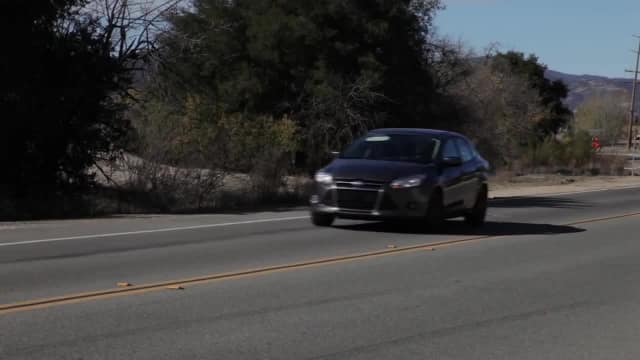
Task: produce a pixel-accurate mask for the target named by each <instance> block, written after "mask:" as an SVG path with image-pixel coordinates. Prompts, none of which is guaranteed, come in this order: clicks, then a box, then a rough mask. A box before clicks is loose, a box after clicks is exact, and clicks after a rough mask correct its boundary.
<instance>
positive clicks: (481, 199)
mask: <svg viewBox="0 0 640 360" xmlns="http://www.w3.org/2000/svg"><path fill="white" fill-rule="evenodd" d="M488 195H489V194H488V191H487V188H486V187H485V186H483V187H482V189H481V190H480V192H479V193H478V196H477V198H476V203H475V205H474V206H473V209H471V212H470V213H469V214H467V215H466V216H465V220H466V221H467V224H469V225H471V226H473V227H480V226H482V225H484V223H485V219H486V217H487V207H488V202H489V201H488Z"/></svg>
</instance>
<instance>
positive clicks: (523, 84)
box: [453, 58, 547, 166]
mask: <svg viewBox="0 0 640 360" xmlns="http://www.w3.org/2000/svg"><path fill="white" fill-rule="evenodd" d="M453 96H454V98H455V100H456V103H457V104H458V106H460V107H462V110H461V112H463V113H464V114H465V117H466V120H467V121H466V123H465V124H464V126H463V131H464V132H465V133H467V134H469V136H471V137H472V138H473V139H474V140H475V141H476V142H477V145H478V147H479V148H480V150H481V151H482V153H483V154H484V155H485V156H486V157H488V159H489V160H490V161H491V162H492V163H493V164H494V165H495V166H500V165H503V164H504V165H511V164H512V163H513V162H514V161H516V160H518V159H519V158H521V157H522V156H523V153H524V151H525V150H526V147H527V145H528V142H529V141H530V140H531V139H532V138H535V137H536V133H537V128H536V127H537V124H539V122H540V120H541V119H543V118H544V117H545V116H546V114H547V112H546V109H545V108H544V106H542V104H541V103H540V97H539V94H538V91H536V90H535V89H533V88H531V87H530V86H529V84H528V79H527V78H526V77H524V76H523V75H522V74H520V73H515V72H513V71H511V70H508V69H507V70H505V69H501V70H500V71H498V70H496V68H495V67H494V66H493V65H492V63H491V58H488V59H487V61H486V62H483V63H481V64H477V65H476V66H475V67H474V69H473V71H472V72H471V74H470V75H469V76H468V77H467V78H466V79H465V80H464V81H461V82H459V83H458V84H457V87H456V88H454V89H453Z"/></svg>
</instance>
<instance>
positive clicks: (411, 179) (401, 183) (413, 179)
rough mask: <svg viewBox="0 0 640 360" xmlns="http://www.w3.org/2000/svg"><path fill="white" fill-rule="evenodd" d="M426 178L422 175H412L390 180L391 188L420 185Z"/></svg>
mask: <svg viewBox="0 0 640 360" xmlns="http://www.w3.org/2000/svg"><path fill="white" fill-rule="evenodd" d="M425 179H426V176H424V175H413V176H408V177H405V178H401V179H397V180H394V181H392V182H391V188H392V189H407V188H414V187H418V186H421V185H422V184H423V183H424V181H425Z"/></svg>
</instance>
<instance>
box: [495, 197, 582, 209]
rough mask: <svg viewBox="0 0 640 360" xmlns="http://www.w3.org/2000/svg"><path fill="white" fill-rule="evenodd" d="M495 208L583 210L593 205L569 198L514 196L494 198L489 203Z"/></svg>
mask: <svg viewBox="0 0 640 360" xmlns="http://www.w3.org/2000/svg"><path fill="white" fill-rule="evenodd" d="M489 206H490V207H493V208H522V207H538V208H556V209H583V208H588V207H591V206H592V205H590V204H588V203H586V202H583V201H578V200H574V199H569V198H562V197H549V196H514V197H508V198H507V197H505V198H494V199H492V200H491V201H490V202H489Z"/></svg>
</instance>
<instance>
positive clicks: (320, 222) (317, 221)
mask: <svg viewBox="0 0 640 360" xmlns="http://www.w3.org/2000/svg"><path fill="white" fill-rule="evenodd" d="M335 220H336V217H335V216H334V215H331V214H322V213H317V212H312V213H311V222H312V223H313V225H315V226H320V227H329V226H331V225H333V222H334V221H335Z"/></svg>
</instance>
